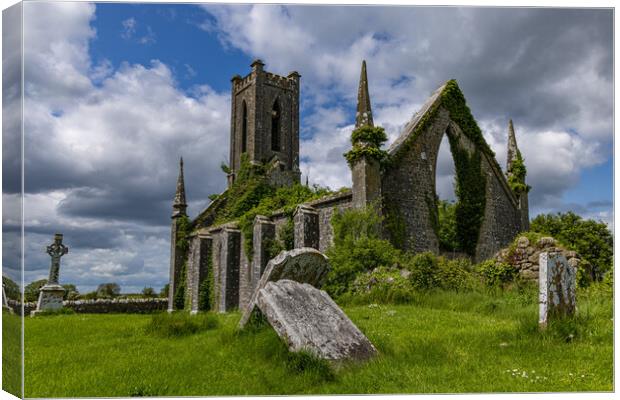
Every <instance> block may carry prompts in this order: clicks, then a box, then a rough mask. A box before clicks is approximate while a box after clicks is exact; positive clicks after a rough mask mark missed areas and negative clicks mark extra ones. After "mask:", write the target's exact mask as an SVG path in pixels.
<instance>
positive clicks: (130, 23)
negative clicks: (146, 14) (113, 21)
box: [121, 17, 136, 39]
mask: <svg viewBox="0 0 620 400" xmlns="http://www.w3.org/2000/svg"><path fill="white" fill-rule="evenodd" d="M121 24H122V25H123V31H122V32H121V37H122V38H123V39H131V38H132V37H133V35H134V33H136V19H135V18H134V17H131V18H127V19H126V20H123V22H121Z"/></svg>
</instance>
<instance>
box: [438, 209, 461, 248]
mask: <svg viewBox="0 0 620 400" xmlns="http://www.w3.org/2000/svg"><path fill="white" fill-rule="evenodd" d="M437 212H438V219H439V220H438V223H439V229H438V231H439V232H438V236H439V238H438V239H439V249H440V250H443V251H458V250H459V248H460V246H459V242H458V240H457V238H456V204H455V203H450V202H448V201H444V200H439V201H438V202H437Z"/></svg>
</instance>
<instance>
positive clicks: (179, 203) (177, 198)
mask: <svg viewBox="0 0 620 400" xmlns="http://www.w3.org/2000/svg"><path fill="white" fill-rule="evenodd" d="M186 209H187V203H186V202H185V179H184V178H183V157H181V159H180V161H179V177H178V178H177V191H176V194H175V195H174V203H173V204H172V210H173V211H172V216H173V217H176V216H180V215H187V214H186V213H185V210H186Z"/></svg>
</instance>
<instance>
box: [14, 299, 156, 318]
mask: <svg viewBox="0 0 620 400" xmlns="http://www.w3.org/2000/svg"><path fill="white" fill-rule="evenodd" d="M62 303H63V307H66V308H70V309H72V310H73V311H74V312H76V313H84V314H106V313H128V314H145V313H151V312H156V311H165V310H166V309H167V308H168V299H163V298H153V299H96V300H65V301H63V302H62ZM8 304H9V307H11V308H12V309H13V311H14V312H15V313H16V314H18V315H21V311H22V308H21V303H20V302H18V301H16V300H10V299H9V300H8ZM36 308H37V303H36V302H27V303H24V314H25V315H30V312H31V311H34V310H35V309H36Z"/></svg>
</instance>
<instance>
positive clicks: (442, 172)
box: [435, 135, 460, 253]
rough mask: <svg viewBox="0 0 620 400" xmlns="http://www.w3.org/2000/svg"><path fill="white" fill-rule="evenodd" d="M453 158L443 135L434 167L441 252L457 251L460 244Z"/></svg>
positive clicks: (445, 136)
mask: <svg viewBox="0 0 620 400" xmlns="http://www.w3.org/2000/svg"><path fill="white" fill-rule="evenodd" d="M455 171H456V167H455V165H454V158H453V156H452V152H451V151H450V141H449V139H448V135H444V136H443V138H442V140H441V144H440V145H439V151H438V152H437V164H436V168H435V193H436V195H437V198H436V202H437V222H438V228H439V229H438V232H437V233H438V236H439V237H438V239H439V249H440V251H442V252H449V253H452V252H458V251H459V250H460V246H459V243H458V240H457V236H456V202H457V198H456V191H455V185H456V180H455V173H456V172H455Z"/></svg>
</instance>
